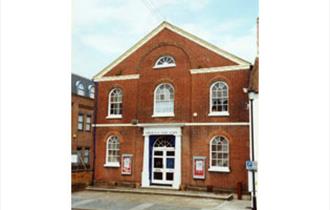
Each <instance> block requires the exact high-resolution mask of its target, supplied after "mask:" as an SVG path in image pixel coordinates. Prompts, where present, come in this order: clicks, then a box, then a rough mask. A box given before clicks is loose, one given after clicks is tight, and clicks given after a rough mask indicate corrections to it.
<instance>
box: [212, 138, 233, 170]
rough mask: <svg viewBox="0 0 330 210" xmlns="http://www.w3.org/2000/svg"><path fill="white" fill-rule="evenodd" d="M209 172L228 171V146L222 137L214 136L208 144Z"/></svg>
mask: <svg viewBox="0 0 330 210" xmlns="http://www.w3.org/2000/svg"><path fill="white" fill-rule="evenodd" d="M209 170H210V171H212V170H213V171H223V172H228V171H229V144H228V140H227V139H226V138H225V137H223V136H216V137H214V138H213V139H212V140H211V142H210V169H209Z"/></svg>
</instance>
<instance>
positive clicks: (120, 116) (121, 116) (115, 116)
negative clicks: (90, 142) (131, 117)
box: [106, 114, 123, 119]
mask: <svg viewBox="0 0 330 210" xmlns="http://www.w3.org/2000/svg"><path fill="white" fill-rule="evenodd" d="M121 118H123V115H121V114H117V115H108V116H106V119H121Z"/></svg>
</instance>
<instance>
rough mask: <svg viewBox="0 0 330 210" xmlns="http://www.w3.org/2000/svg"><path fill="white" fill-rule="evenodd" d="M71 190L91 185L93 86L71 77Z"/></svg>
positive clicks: (81, 79)
mask: <svg viewBox="0 0 330 210" xmlns="http://www.w3.org/2000/svg"><path fill="white" fill-rule="evenodd" d="M71 93H72V98H71V134H72V135H71V150H72V176H71V178H72V190H76V189H79V188H83V187H85V186H87V185H90V184H91V183H92V175H93V156H94V152H93V150H94V131H93V127H92V124H93V120H94V108H95V99H94V98H95V86H94V83H93V81H91V80H89V79H87V78H84V77H82V76H79V75H76V74H72V75H71Z"/></svg>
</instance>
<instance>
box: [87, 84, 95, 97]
mask: <svg viewBox="0 0 330 210" xmlns="http://www.w3.org/2000/svg"><path fill="white" fill-rule="evenodd" d="M92 90H93V91H92ZM88 96H89V97H90V98H92V99H94V98H95V86H94V85H89V86H88Z"/></svg>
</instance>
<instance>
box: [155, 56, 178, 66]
mask: <svg viewBox="0 0 330 210" xmlns="http://www.w3.org/2000/svg"><path fill="white" fill-rule="evenodd" d="M174 66H176V65H175V60H174V58H173V57H172V56H169V55H165V56H162V57H160V58H158V60H157V61H156V63H155V66H154V68H168V67H174Z"/></svg>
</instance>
